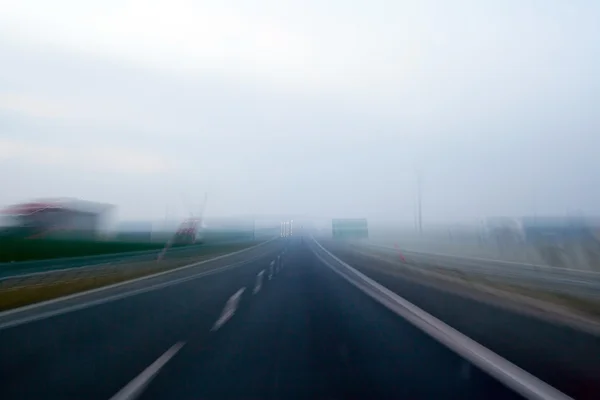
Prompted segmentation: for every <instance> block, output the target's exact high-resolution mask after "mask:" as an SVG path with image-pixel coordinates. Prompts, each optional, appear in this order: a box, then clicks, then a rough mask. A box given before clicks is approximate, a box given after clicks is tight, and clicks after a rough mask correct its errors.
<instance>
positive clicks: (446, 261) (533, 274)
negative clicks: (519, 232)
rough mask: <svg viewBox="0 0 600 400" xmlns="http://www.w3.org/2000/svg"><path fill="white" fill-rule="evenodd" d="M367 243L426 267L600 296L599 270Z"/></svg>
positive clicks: (565, 292) (556, 291)
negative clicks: (593, 270)
mask: <svg viewBox="0 0 600 400" xmlns="http://www.w3.org/2000/svg"><path fill="white" fill-rule="evenodd" d="M363 245H366V246H368V247H371V248H377V249H380V250H384V251H386V252H389V253H390V254H395V255H398V254H399V251H401V252H402V254H403V256H404V257H405V258H406V259H407V262H408V263H413V264H416V265H417V266H420V267H424V268H426V267H429V268H431V267H433V268H439V269H447V270H453V271H457V272H462V273H465V274H468V275H476V276H480V277H484V278H493V279H495V280H498V281H504V282H507V283H513V284H518V285H521V286H527V287H536V288H540V289H544V290H548V291H552V292H555V293H562V294H569V295H577V296H586V297H590V296H591V297H598V298H600V273H597V272H592V271H581V270H575V269H569V268H559V267H551V266H547V265H537V264H525V263H517V262H511V261H501V260H490V259H483V258H471V257H461V256H455V255H448V254H436V253H426V252H421V251H412V250H404V249H400V250H398V249H396V248H394V247H390V246H383V245H378V244H371V243H369V244H364V243H363Z"/></svg>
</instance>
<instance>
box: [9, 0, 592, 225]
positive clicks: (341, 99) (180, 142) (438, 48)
mask: <svg viewBox="0 0 600 400" xmlns="http://www.w3.org/2000/svg"><path fill="white" fill-rule="evenodd" d="M0 10H1V11H0V68H1V71H2V73H1V74H0V179H1V182H2V184H3V190H2V191H1V192H0V204H2V205H4V204H8V203H13V202H18V201H22V200H26V199H29V198H35V197H49V196H75V197H80V198H84V199H88V200H97V201H107V202H111V203H115V204H117V205H118V206H119V209H120V211H119V215H120V216H121V217H123V218H157V217H158V218H160V217H163V216H164V213H165V207H166V206H169V207H170V212H171V213H172V214H174V215H184V214H185V212H186V206H185V203H186V202H188V203H192V202H196V203H199V202H201V201H202V197H203V194H204V192H208V193H209V204H208V208H207V213H208V214H209V215H234V214H249V213H260V214H268V213H272V214H274V213H287V212H294V213H305V214H310V215H319V216H349V217H356V216H366V217H369V218H373V219H377V218H384V217H389V218H391V219H394V220H404V221H412V219H413V213H414V204H415V188H416V185H415V182H416V178H415V171H416V170H417V169H421V170H422V171H423V176H424V186H423V187H424V190H423V199H424V200H423V204H424V219H425V221H426V222H427V221H456V220H463V219H472V218H478V217H483V216H487V215H521V214H531V213H533V212H537V213H540V214H544V213H558V214H564V213H566V212H569V211H573V210H582V211H584V212H586V213H600V174H598V172H599V171H600V169H599V166H600V163H599V161H598V155H597V153H598V151H599V149H600V73H599V72H598V71H600V42H599V41H598V38H599V37H600V25H599V24H598V23H597V22H598V21H599V20H600V3H598V2H597V1H593V0H591V1H583V0H580V1H563V0H560V1H559V0H530V1H523V0H519V1H517V0H514V1H513V0H505V1H487V0H486V1H484V0H455V1H451V2H449V1H444V0H438V1H435V0H424V1H398V0H389V1H385V0H371V1H368V2H367V1H363V2H348V1H341V0H334V1H327V2H323V1H317V0H309V1H306V0H304V1H297V2H286V1H281V0H278V1H275V0H254V1H252V0H247V1H237V2H232V1H224V0H219V1H204V2H203V1H191V0H190V1H185V0H170V1H156V0H144V1H142V0H132V1H126V0H118V1H117V0H112V1H109V0H103V1H85V2H83V1H68V0H53V1H51V2H50V1H46V0H37V1H36V0H14V1H13V0H0Z"/></svg>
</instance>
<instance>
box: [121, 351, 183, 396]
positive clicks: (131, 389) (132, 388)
mask: <svg viewBox="0 0 600 400" xmlns="http://www.w3.org/2000/svg"><path fill="white" fill-rule="evenodd" d="M184 344H185V343H184V342H179V343H176V344H174V345H173V346H172V347H171V348H170V349H169V350H167V351H166V352H165V353H164V354H163V355H162V356H160V357H159V358H158V359H156V361H154V362H153V363H152V364H150V365H149V366H148V367H147V368H146V369H145V370H143V371H142V372H141V373H140V374H139V375H138V376H136V377H135V378H134V379H133V380H132V381H131V382H129V383H128V384H127V385H125V387H123V389H121V390H119V391H118V392H117V393H116V394H115V395H114V396H112V397H111V398H110V400H134V399H136V398H138V397H139V396H140V395H141V394H142V392H143V390H144V389H145V388H146V386H148V384H149V383H150V382H151V381H152V379H154V377H155V376H156V374H157V373H158V372H159V371H160V369H161V368H162V367H164V366H165V364H166V363H167V362H168V361H169V360H170V359H171V358H173V356H174V355H175V354H177V352H178V351H179V350H180V349H181V348H182V347H183V345H184Z"/></svg>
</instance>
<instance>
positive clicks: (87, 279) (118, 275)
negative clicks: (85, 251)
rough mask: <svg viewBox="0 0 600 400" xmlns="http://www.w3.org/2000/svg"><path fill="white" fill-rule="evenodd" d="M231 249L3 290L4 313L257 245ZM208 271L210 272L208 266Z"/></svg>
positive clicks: (1, 304)
mask: <svg viewBox="0 0 600 400" xmlns="http://www.w3.org/2000/svg"><path fill="white" fill-rule="evenodd" d="M255 244H256V243H252V244H244V245H229V246H223V247H222V248H219V249H215V248H211V249H210V251H209V252H206V253H203V254H198V255H196V256H191V257H185V258H173V259H168V258H166V259H165V260H163V261H161V262H159V263H157V262H156V261H144V262H137V263H129V264H123V268H114V269H113V270H112V271H109V272H103V273H101V274H99V275H88V276H82V277H73V278H72V279H68V280H65V281H62V282H48V283H42V284H36V285H28V286H19V287H13V288H7V289H2V290H0V311H5V310H10V309H13V308H17V307H22V306H25V305H29V304H33V303H38V302H41V301H45V300H51V299H55V298H58V297H63V296H67V295H70V294H74V293H79V292H83V291H86V290H91V289H96V288H99V287H102V286H107V285H111V284H115V283H119V282H124V281H128V280H131V279H135V278H139V277H142V276H147V275H151V274H154V273H157V272H163V271H168V270H171V269H174V268H177V267H181V266H184V265H188V264H192V263H194V262H199V261H203V260H208V259H211V258H215V257H217V256H219V255H223V254H228V253H232V252H234V251H237V250H242V249H244V248H247V247H250V246H252V245H255ZM207 268H210V267H209V266H207Z"/></svg>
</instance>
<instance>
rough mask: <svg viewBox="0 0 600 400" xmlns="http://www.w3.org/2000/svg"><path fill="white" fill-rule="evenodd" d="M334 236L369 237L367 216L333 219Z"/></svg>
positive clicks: (341, 237)
mask: <svg viewBox="0 0 600 400" xmlns="http://www.w3.org/2000/svg"><path fill="white" fill-rule="evenodd" d="M331 228H332V232H331V233H332V236H333V238H335V239H365V238H368V237H369V228H368V224H367V219H366V218H355V219H349V218H340V219H333V220H332V221H331Z"/></svg>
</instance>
